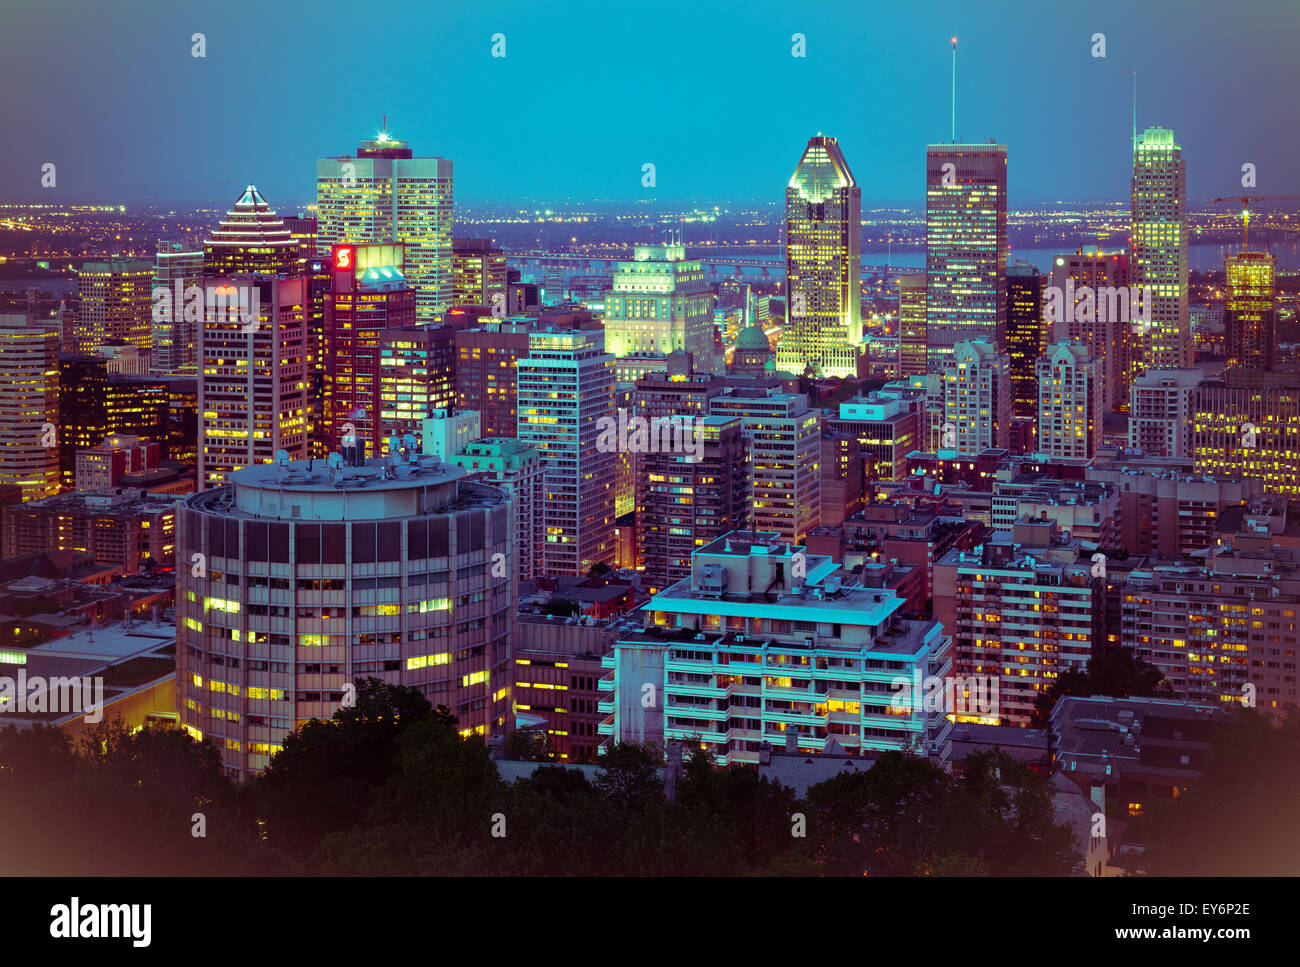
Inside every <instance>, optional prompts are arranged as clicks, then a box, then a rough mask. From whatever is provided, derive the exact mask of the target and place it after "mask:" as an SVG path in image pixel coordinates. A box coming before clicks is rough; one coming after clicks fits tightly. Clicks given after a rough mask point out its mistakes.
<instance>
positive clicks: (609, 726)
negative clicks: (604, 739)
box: [596, 715, 614, 735]
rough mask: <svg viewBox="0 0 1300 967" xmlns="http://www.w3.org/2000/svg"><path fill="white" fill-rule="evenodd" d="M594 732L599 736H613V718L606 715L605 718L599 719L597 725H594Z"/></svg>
mask: <svg viewBox="0 0 1300 967" xmlns="http://www.w3.org/2000/svg"><path fill="white" fill-rule="evenodd" d="M596 731H597V732H598V733H600V734H601V735H613V734H614V716H612V715H607V716H605V718H603V719H601V720H600V721H599V722H598V723H596Z"/></svg>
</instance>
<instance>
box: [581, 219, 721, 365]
mask: <svg viewBox="0 0 1300 967" xmlns="http://www.w3.org/2000/svg"><path fill="white" fill-rule="evenodd" d="M605 348H606V351H608V352H610V353H612V354H613V355H615V356H620V357H621V356H631V355H647V354H654V355H659V356H666V355H668V354H669V353H672V352H688V353H690V354H691V356H692V357H693V358H694V359H695V361H696V365H698V366H699V367H700V368H701V369H711V368H712V366H711V365H710V363H711V362H712V360H713V291H712V288H711V287H710V285H709V283H708V280H707V279H705V277H704V267H703V266H702V265H701V264H700V262H699V260H698V259H688V258H687V257H686V246H685V245H683V244H681V243H680V242H674V243H670V244H667V245H637V246H635V247H634V248H633V254H632V261H631V262H619V263H618V268H617V270H615V272H614V282H613V288H612V289H611V290H610V292H609V293H608V294H607V295H606V296H605Z"/></svg>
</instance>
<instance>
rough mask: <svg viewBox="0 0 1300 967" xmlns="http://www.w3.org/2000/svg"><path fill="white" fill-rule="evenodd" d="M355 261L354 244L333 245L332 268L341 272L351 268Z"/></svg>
mask: <svg viewBox="0 0 1300 967" xmlns="http://www.w3.org/2000/svg"><path fill="white" fill-rule="evenodd" d="M355 262H356V246H355V245H335V246H334V270H335V271H336V272H343V271H347V270H349V269H351V268H352V267H353V266H354V264H355Z"/></svg>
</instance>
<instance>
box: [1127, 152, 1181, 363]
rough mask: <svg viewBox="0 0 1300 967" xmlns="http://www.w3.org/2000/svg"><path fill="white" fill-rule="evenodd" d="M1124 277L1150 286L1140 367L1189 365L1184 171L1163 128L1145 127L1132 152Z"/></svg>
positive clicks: (1137, 283)
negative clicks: (1148, 320) (1127, 275)
mask: <svg viewBox="0 0 1300 967" xmlns="http://www.w3.org/2000/svg"><path fill="white" fill-rule="evenodd" d="M1130 231H1131V237H1130V242H1129V272H1130V275H1131V276H1132V284H1133V285H1135V286H1138V287H1142V286H1150V287H1151V295H1152V299H1153V302H1152V305H1151V309H1150V311H1151V323H1150V326H1149V327H1147V328H1146V329H1145V330H1144V332H1143V333H1141V334H1140V338H1139V345H1140V348H1141V359H1140V366H1141V367H1142V368H1143V369H1144V370H1145V369H1176V368H1178V367H1180V366H1190V365H1191V363H1192V338H1191V329H1190V326H1189V321H1188V314H1187V172H1186V167H1185V165H1184V163H1183V154H1182V147H1181V146H1180V145H1179V144H1178V143H1177V142H1175V141H1174V132H1172V131H1170V130H1169V129H1168V128H1160V127H1150V128H1147V129H1146V131H1144V132H1143V134H1142V137H1141V138H1140V139H1139V140H1138V141H1137V142H1136V143H1135V145H1134V150H1133V217H1132V222H1131V224H1130Z"/></svg>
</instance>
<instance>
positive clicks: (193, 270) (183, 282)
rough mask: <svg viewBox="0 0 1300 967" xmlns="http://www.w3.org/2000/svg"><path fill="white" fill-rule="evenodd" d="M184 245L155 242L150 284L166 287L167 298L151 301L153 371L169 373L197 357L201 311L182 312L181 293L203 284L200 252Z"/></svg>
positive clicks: (155, 286)
mask: <svg viewBox="0 0 1300 967" xmlns="http://www.w3.org/2000/svg"><path fill="white" fill-rule="evenodd" d="M185 248H186V247H185V246H184V245H183V244H181V243H180V242H166V241H159V242H158V255H157V256H156V257H155V259H154V270H153V286H154V289H155V290H158V289H165V290H167V292H169V293H170V295H171V301H170V303H157V302H156V303H155V311H154V313H153V358H152V360H151V369H152V370H153V372H155V373H171V372H174V371H175V370H177V369H180V368H181V367H182V366H193V365H194V362H195V360H196V359H197V358H198V345H199V326H200V325H202V314H201V310H199V311H197V312H191V313H190V314H188V315H187V314H186V312H185V298H184V294H185V290H186V289H188V288H189V287H190V286H199V287H201V286H202V285H203V252H202V251H194V252H187V251H185ZM178 290H179V291H178ZM155 295H157V293H156V292H155ZM178 296H179V297H178ZM164 309H165V311H163V310H164ZM196 316H198V318H195V317H196Z"/></svg>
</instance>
